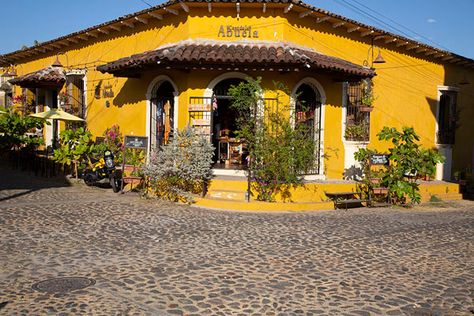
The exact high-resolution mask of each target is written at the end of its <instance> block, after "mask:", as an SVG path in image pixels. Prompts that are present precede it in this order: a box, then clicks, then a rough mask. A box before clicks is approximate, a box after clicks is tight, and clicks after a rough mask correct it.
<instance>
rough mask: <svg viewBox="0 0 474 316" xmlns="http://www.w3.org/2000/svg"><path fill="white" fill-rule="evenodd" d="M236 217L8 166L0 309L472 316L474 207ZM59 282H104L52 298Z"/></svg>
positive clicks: (2, 202) (0, 229)
mask: <svg viewBox="0 0 474 316" xmlns="http://www.w3.org/2000/svg"><path fill="white" fill-rule="evenodd" d="M441 206H442V207H420V208H418V209H414V210H403V209H354V210H349V211H343V210H338V211H324V212H304V213H239V212H224V211H211V210H205V209H197V208H192V207H189V206H184V205H176V204H171V203H164V202H157V201H145V200H140V199H139V198H138V197H136V196H133V195H131V194H129V195H127V194H125V195H116V194H113V193H112V192H111V189H99V188H93V189H91V188H86V187H83V186H77V185H76V186H69V187H68V186H65V184H64V183H62V182H57V181H43V180H38V179H32V178H29V177H28V176H27V175H26V174H21V173H16V172H13V171H11V170H7V169H2V170H1V176H0V236H1V239H0V314H1V315H3V314H4V315H79V314H84V315H471V314H472V313H474V302H473V298H474V235H473V231H474V204H472V202H458V203H457V204H451V205H441ZM59 277H87V278H91V279H93V280H95V284H93V285H91V286H89V287H86V288H84V289H79V290H73V291H70V292H67V291H63V292H56V293H47V292H46V293H45V292H40V291H37V290H34V289H33V288H32V286H33V285H34V284H35V283H37V282H40V281H44V280H47V279H51V278H59Z"/></svg>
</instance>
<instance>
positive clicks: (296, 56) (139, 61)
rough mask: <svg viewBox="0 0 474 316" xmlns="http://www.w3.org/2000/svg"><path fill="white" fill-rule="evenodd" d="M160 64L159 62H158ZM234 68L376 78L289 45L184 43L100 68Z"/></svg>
mask: <svg viewBox="0 0 474 316" xmlns="http://www.w3.org/2000/svg"><path fill="white" fill-rule="evenodd" d="M158 61H159V63H158ZM197 64H198V65H200V66H204V65H208V66H218V65H232V66H239V65H240V66H243V65H245V66H248V67H252V66H255V67H259V68H260V67H278V66H282V67H285V66H290V67H306V69H308V68H314V69H323V70H326V71H328V72H336V73H343V74H348V75H351V76H355V77H373V76H374V75H375V73H374V71H373V70H371V69H368V68H365V67H362V66H359V65H356V64H353V63H351V62H348V61H346V60H343V59H340V58H336V57H332V56H327V55H323V54H320V53H318V52H315V51H313V50H311V49H308V48H302V47H298V46H294V45H289V44H286V43H269V42H268V43H267V42H224V41H221V42H216V41H214V42H212V41H197V40H195V41H182V42H178V43H175V44H172V45H167V46H163V47H159V48H157V49H155V50H152V51H147V52H144V53H141V54H135V55H132V56H130V57H125V58H121V59H118V60H116V61H113V62H110V63H107V64H105V65H101V66H99V67H97V69H98V70H99V71H101V72H103V73H105V72H108V73H112V74H115V75H117V76H127V75H130V74H139V73H140V72H142V71H143V69H149V70H152V69H157V68H160V67H163V66H171V67H173V68H182V67H187V66H192V65H197Z"/></svg>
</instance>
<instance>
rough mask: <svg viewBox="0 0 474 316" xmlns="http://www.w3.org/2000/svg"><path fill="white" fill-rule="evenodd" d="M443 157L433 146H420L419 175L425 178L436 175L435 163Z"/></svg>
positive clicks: (442, 160) (441, 160)
mask: <svg viewBox="0 0 474 316" xmlns="http://www.w3.org/2000/svg"><path fill="white" fill-rule="evenodd" d="M444 160H445V158H444V157H443V155H441V154H440V153H439V152H438V150H437V149H435V148H429V149H426V148H420V156H419V162H418V165H419V169H418V172H419V175H420V177H425V178H434V176H435V175H436V164H438V163H442V162H444Z"/></svg>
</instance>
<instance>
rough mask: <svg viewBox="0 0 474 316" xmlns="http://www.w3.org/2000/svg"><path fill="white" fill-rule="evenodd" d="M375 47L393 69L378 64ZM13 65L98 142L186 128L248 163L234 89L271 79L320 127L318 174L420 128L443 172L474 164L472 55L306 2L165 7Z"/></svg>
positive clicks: (270, 88)
mask: <svg viewBox="0 0 474 316" xmlns="http://www.w3.org/2000/svg"><path fill="white" fill-rule="evenodd" d="M379 51H380V53H381V54H382V56H383V58H384V60H385V61H386V63H385V64H373V62H374V61H376V58H375V56H376V55H377V54H378V53H379ZM57 58H59V61H60V62H61V64H62V65H60V64H57V63H56V62H55V61H56V59H57ZM53 62H54V63H55V64H54V65H52V64H53ZM11 65H16V70H17V72H18V77H16V78H15V79H14V80H12V81H10V82H12V83H14V84H15V85H16V88H15V92H14V93H15V94H20V93H21V91H22V90H21V88H23V93H24V94H25V95H26V96H27V99H28V98H29V99H30V100H33V101H34V111H40V110H43V109H47V108H50V107H56V106H64V107H66V109H67V110H69V111H70V112H72V113H75V114H76V115H79V116H83V117H85V118H86V121H87V126H88V128H89V129H90V130H91V132H92V133H93V134H94V135H95V136H101V134H102V133H103V131H104V130H105V129H106V128H107V127H110V126H112V125H113V124H118V125H119V126H120V128H121V130H122V131H123V132H124V133H125V134H127V135H137V136H148V137H149V138H150V146H151V147H152V148H155V147H156V146H158V145H159V144H163V143H166V142H167V141H169V139H170V137H172V134H173V131H174V130H176V129H178V128H184V127H185V126H186V125H188V124H191V125H194V126H195V127H196V128H197V129H198V130H199V131H200V132H201V133H203V134H206V135H208V136H209V138H210V139H211V141H212V142H213V143H214V145H215V146H216V148H217V150H216V155H215V160H216V169H219V170H218V171H217V172H221V173H227V174H229V172H230V174H238V173H239V172H238V171H234V170H235V169H239V167H241V165H242V164H243V163H244V161H245V145H244V144H242V143H239V142H238V140H236V139H235V137H234V135H233V131H234V130H235V115H234V114H233V111H232V108H230V107H229V104H230V99H229V96H228V88H229V87H230V86H231V85H232V84H236V83H238V82H240V81H242V80H245V78H246V77H247V76H251V77H254V78H256V77H261V78H262V87H263V88H264V89H265V95H264V96H263V97H264V99H265V100H264V103H265V104H264V106H266V107H268V108H271V107H274V106H275V105H276V104H277V100H276V97H277V96H278V98H279V99H278V101H279V102H282V103H287V104H291V106H292V111H294V113H295V117H296V120H297V124H299V123H301V124H308V125H310V126H311V127H312V128H313V135H314V137H315V140H316V141H317V143H318V150H317V153H316V155H317V157H318V159H317V161H318V163H317V165H315V167H314V170H313V172H312V175H311V177H313V178H321V179H340V178H344V177H349V176H350V175H351V174H352V173H356V172H357V167H356V166H355V162H354V159H353V153H354V152H355V151H356V150H357V148H359V147H362V146H367V145H368V146H369V147H371V148H376V149H379V150H381V151H383V150H386V146H387V145H388V144H386V143H381V142H379V141H378V140H377V137H376V134H377V132H378V131H380V130H381V128H382V127H383V126H394V127H398V128H400V127H402V126H413V127H414V128H415V130H416V132H417V133H418V134H420V136H421V142H422V144H423V145H424V146H429V147H435V146H436V147H438V148H439V149H440V150H441V151H442V153H443V154H445V156H446V157H447V161H446V163H444V164H443V165H440V166H439V170H438V175H437V177H438V178H439V179H441V178H443V179H450V177H451V174H452V172H453V171H454V170H460V169H463V168H467V167H469V166H472V164H473V163H474V125H473V124H472V123H471V121H472V120H473V119H474V98H472V94H473V92H474V86H473V84H474V60H471V59H468V58H464V57H462V56H459V55H456V54H453V53H450V52H446V51H441V50H439V49H436V48H433V47H430V46H428V45H425V44H421V43H418V42H415V41H412V40H410V39H407V38H404V37H402V36H398V35H395V34H392V33H389V32H385V31H382V30H379V29H376V28H373V27H370V26H367V25H364V24H361V23H359V22H356V21H353V20H349V19H347V18H344V17H341V16H338V15H335V14H332V13H329V12H327V11H324V10H321V9H317V8H314V7H312V6H309V5H306V4H304V3H302V2H297V1H293V2H289V1H284V0H282V1H279V0H275V1H263V2H248V1H240V2H223V1H209V2H198V1H183V2H179V1H170V2H167V3H165V4H163V5H160V6H156V7H153V8H150V9H147V10H143V11H140V12H137V13H134V14H130V15H127V16H124V17H121V18H118V19H116V20H113V21H111V22H107V23H103V24H101V25H98V26H94V27H91V28H89V29H87V30H84V31H80V32H77V33H73V34H70V35H67V36H64V37H61V38H58V39H55V40H52V41H49V42H45V43H43V44H41V45H39V46H36V47H34V48H30V49H26V50H21V51H17V52H13V53H10V54H6V55H3V56H0V66H2V67H10V66H11ZM364 65H365V66H364ZM370 66H373V67H370ZM366 79H369V80H366ZM275 80H276V81H279V82H281V83H283V84H284V85H285V86H286V87H287V88H288V89H289V92H286V91H283V90H278V89H276V88H275V86H274V84H273V81H275ZM364 85H370V86H372V87H373V91H374V94H375V96H376V100H375V102H374V108H373V111H371V112H366V111H365V110H364V111H363V110H362V109H361V107H360V101H361V95H362V91H363V89H364ZM61 92H62V93H61ZM302 104H304V108H303V107H302ZM51 133H52V131H49V132H48V131H46V133H45V134H46V139H47V141H48V137H49V136H50V135H51ZM152 148H151V149H152ZM229 170H232V171H229Z"/></svg>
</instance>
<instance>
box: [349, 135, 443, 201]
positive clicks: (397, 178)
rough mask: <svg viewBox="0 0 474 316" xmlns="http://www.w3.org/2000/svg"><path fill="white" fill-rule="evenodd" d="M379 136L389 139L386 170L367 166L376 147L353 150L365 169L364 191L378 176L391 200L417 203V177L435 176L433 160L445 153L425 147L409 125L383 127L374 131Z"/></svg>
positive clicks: (439, 160)
mask: <svg viewBox="0 0 474 316" xmlns="http://www.w3.org/2000/svg"><path fill="white" fill-rule="evenodd" d="M377 136H378V139H379V140H385V141H390V142H391V143H392V145H393V147H391V148H389V152H390V156H389V165H388V166H387V167H386V168H385V170H379V171H376V172H374V171H373V170H371V168H370V163H369V158H370V156H371V155H373V154H376V153H377V152H376V151H375V150H371V149H365V148H361V149H359V151H357V152H356V153H355V154H354V158H355V159H356V160H357V161H359V162H360V163H361V165H362V168H363V171H364V179H363V180H362V181H361V183H362V187H363V188H364V190H366V192H368V191H369V190H371V189H372V188H373V185H374V184H373V182H372V181H371V179H373V178H380V179H381V183H380V184H377V186H381V187H385V188H388V192H389V196H390V200H391V201H392V202H393V203H395V204H398V205H407V204H408V203H410V204H414V203H420V202H421V195H420V193H419V184H418V182H417V180H419V179H420V178H422V177H424V176H425V175H429V176H434V175H435V173H436V164H437V163H441V162H443V161H444V157H443V156H442V155H441V154H439V153H438V151H437V150H436V149H425V148H423V147H421V146H420V145H419V144H418V143H417V142H418V141H419V140H420V138H419V136H418V135H417V134H416V132H415V130H414V129H413V128H412V127H403V128H402V131H398V130H397V129H396V128H393V127H391V128H390V127H384V128H382V130H381V131H380V132H379V133H378V134H377Z"/></svg>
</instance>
